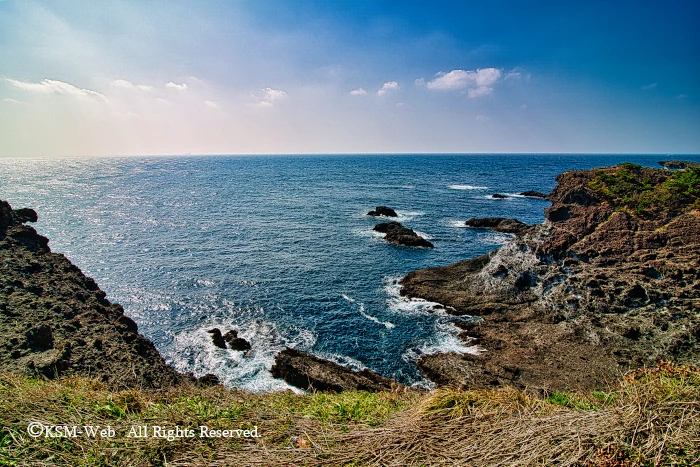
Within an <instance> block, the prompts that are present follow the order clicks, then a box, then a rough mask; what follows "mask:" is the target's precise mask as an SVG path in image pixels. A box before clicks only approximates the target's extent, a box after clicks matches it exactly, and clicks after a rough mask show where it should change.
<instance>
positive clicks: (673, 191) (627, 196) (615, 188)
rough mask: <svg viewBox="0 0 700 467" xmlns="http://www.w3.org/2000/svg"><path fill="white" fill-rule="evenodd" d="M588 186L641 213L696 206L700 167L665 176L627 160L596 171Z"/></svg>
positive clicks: (698, 194)
mask: <svg viewBox="0 0 700 467" xmlns="http://www.w3.org/2000/svg"><path fill="white" fill-rule="evenodd" d="M588 187H589V188H591V189H592V190H594V191H595V192H596V193H599V194H601V195H602V196H603V197H604V198H605V199H606V200H608V201H609V202H612V203H613V204H614V205H616V206H623V207H626V208H629V209H631V210H632V211H634V212H636V213H637V214H638V215H640V216H645V215H651V214H653V213H655V212H659V211H663V210H668V209H678V208H679V207H680V206H682V205H687V204H694V205H695V207H696V208H697V207H698V196H700V167H695V166H693V167H688V168H686V169H684V170H680V171H677V172H673V173H669V174H668V175H667V174H666V173H664V172H660V171H658V170H650V169H647V168H644V167H642V166H640V165H636V164H631V163H629V162H627V163H624V164H620V165H619V166H616V167H612V168H606V169H597V170H595V171H594V179H593V180H592V181H590V182H589V183H588Z"/></svg>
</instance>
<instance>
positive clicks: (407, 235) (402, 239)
mask: <svg viewBox="0 0 700 467" xmlns="http://www.w3.org/2000/svg"><path fill="white" fill-rule="evenodd" d="M374 230H375V231H376V232H379V233H383V234H386V235H385V236H384V240H386V241H387V242H389V243H393V244H394V245H402V246H412V247H423V248H433V246H434V245H433V244H432V243H430V242H429V241H428V240H426V239H425V238H423V237H421V236H420V235H418V234H417V233H415V232H414V231H413V230H412V229H409V228H407V227H404V226H403V225H401V224H400V223H398V222H383V223H381V224H377V225H375V226H374Z"/></svg>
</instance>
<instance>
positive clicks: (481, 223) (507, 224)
mask: <svg viewBox="0 0 700 467" xmlns="http://www.w3.org/2000/svg"><path fill="white" fill-rule="evenodd" d="M465 225H467V226H469V227H474V228H479V229H490V230H494V231H496V232H503V233H512V234H519V233H522V232H524V231H526V230H527V229H528V227H529V226H528V225H527V224H525V223H523V222H520V221H519V220H517V219H509V218H506V217H480V218H478V217H473V218H471V219H469V220H468V221H466V222H465Z"/></svg>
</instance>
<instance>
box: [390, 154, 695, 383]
mask: <svg viewBox="0 0 700 467" xmlns="http://www.w3.org/2000/svg"><path fill="white" fill-rule="evenodd" d="M557 182H558V186H557V187H556V188H555V190H554V191H553V192H552V194H551V195H550V197H549V199H550V201H551V202H552V206H551V207H550V208H548V209H546V210H545V213H546V217H547V220H546V221H545V222H544V223H543V224H542V225H540V226H536V227H534V228H532V230H530V231H528V232H527V233H526V234H524V235H522V236H518V237H516V238H515V239H514V240H513V241H512V242H510V243H508V244H506V245H504V246H503V247H501V248H500V249H499V250H497V251H493V252H491V253H489V254H487V255H484V256H481V257H478V258H474V259H469V260H466V261H462V262H459V263H456V264H453V265H449V266H445V267H439V268H429V269H424V270H419V271H414V272H412V273H410V274H408V275H407V276H406V277H405V278H404V279H403V281H402V291H401V293H402V294H403V295H405V296H409V297H418V298H424V299H427V300H431V301H436V302H439V303H441V304H443V305H445V306H446V307H447V310H448V312H451V313H454V314H458V315H473V316H482V317H483V319H482V320H481V321H480V322H478V323H476V324H473V323H468V324H465V325H464V327H466V328H467V329H466V330H465V331H464V333H463V338H464V339H465V340H467V341H469V342H478V344H479V346H480V347H482V348H483V349H485V352H483V353H482V354H480V355H478V356H474V355H466V356H461V355H457V354H439V355H430V356H426V357H423V358H422V359H421V360H420V361H419V366H420V368H421V369H422V370H423V372H424V373H425V374H426V375H428V376H429V377H430V378H431V379H433V380H434V381H436V382H438V383H440V384H456V385H460V386H464V387H479V386H484V385H494V384H511V385H515V386H519V387H526V386H527V387H531V388H542V389H547V390H571V389H581V390H587V389H591V388H596V387H603V386H604V385H605V383H606V381H608V380H612V379H614V378H616V377H618V376H619V374H620V372H621V371H624V370H625V369H626V368H629V367H638V366H642V365H647V364H651V363H653V362H655V361H658V360H659V359H669V360H673V361H676V362H680V363H692V362H695V363H697V361H698V358H699V357H700V272H699V271H700V267H699V266H700V264H699V260H700V211H699V208H700V201H698V196H699V195H700V169H698V168H688V169H686V170H683V171H679V172H669V171H665V170H661V169H649V168H643V167H639V166H635V165H632V164H623V165H621V166H615V167H608V168H603V169H596V170H589V171H572V172H565V173H563V174H561V175H559V176H558V177H557ZM472 338H475V339H477V341H474V340H472Z"/></svg>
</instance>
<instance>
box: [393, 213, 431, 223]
mask: <svg viewBox="0 0 700 467" xmlns="http://www.w3.org/2000/svg"><path fill="white" fill-rule="evenodd" d="M396 214H398V217H389V218H388V219H394V220H397V221H398V222H407V221H412V220H413V219H415V218H416V217H418V216H423V215H425V213H424V212H421V211H398V210H397V211H396Z"/></svg>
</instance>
